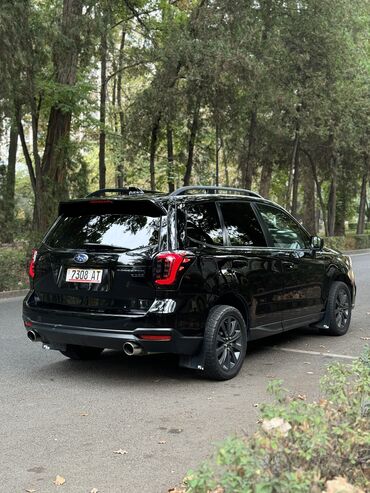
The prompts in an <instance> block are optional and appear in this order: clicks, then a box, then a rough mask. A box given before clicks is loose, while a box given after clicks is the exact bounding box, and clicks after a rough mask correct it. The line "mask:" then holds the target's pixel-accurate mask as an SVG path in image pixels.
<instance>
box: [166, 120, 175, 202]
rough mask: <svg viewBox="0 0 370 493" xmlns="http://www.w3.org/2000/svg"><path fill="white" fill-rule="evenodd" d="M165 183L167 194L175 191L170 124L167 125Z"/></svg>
mask: <svg viewBox="0 0 370 493" xmlns="http://www.w3.org/2000/svg"><path fill="white" fill-rule="evenodd" d="M167 161H168V168H167V182H168V191H169V193H171V192H173V191H174V190H175V170H174V158H173V131H172V127H171V125H170V124H168V125H167Z"/></svg>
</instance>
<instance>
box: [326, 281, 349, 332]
mask: <svg viewBox="0 0 370 493" xmlns="http://www.w3.org/2000/svg"><path fill="white" fill-rule="evenodd" d="M351 312H352V300H351V293H350V290H349V288H348V286H347V284H345V283H344V282H341V281H335V282H334V283H333V284H332V286H331V288H330V292H329V297H328V304H327V315H328V317H329V334H330V335H334V336H341V335H344V334H345V333H346V332H347V331H348V328H349V325H350V322H351Z"/></svg>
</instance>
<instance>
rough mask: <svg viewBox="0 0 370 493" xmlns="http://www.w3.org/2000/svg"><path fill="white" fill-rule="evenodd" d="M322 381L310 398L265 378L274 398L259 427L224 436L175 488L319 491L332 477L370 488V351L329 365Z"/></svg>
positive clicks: (191, 492)
mask: <svg viewBox="0 0 370 493" xmlns="http://www.w3.org/2000/svg"><path fill="white" fill-rule="evenodd" d="M321 386H322V398H321V399H320V400H319V401H317V402H312V403H309V402H307V401H306V400H305V399H304V397H302V396H297V397H289V395H288V394H287V391H286V390H284V389H283V388H282V385H281V381H274V382H271V384H270V389H269V390H270V391H271V392H272V393H273V395H274V396H275V402H274V403H273V404H266V405H264V406H263V407H262V409H261V413H262V416H261V423H262V424H261V427H260V429H259V430H258V431H257V432H256V433H255V434H254V435H253V436H252V437H250V438H245V437H243V438H237V437H233V438H229V439H227V440H226V441H225V442H224V443H223V444H222V445H221V446H220V447H219V449H218V451H217V454H216V457H215V459H213V460H212V461H209V462H207V463H204V464H203V465H201V466H200V468H199V469H198V470H196V471H190V472H189V473H188V475H187V478H186V479H185V483H184V484H185V486H184V489H183V490H181V489H180V490H177V491H183V492H185V491H186V492H187V493H206V492H215V493H216V492H217V493H313V492H315V493H316V492H318V493H320V492H321V491H323V489H324V488H325V483H326V481H327V480H332V479H333V478H335V477H337V476H341V477H345V478H347V480H348V481H349V482H350V483H351V484H352V485H355V486H357V487H359V488H363V489H364V490H365V491H370V490H369V489H368V488H370V475H369V468H370V455H369V454H370V429H369V417H370V413H369V407H370V401H369V397H370V350H367V351H366V354H365V355H364V356H363V357H362V358H360V359H358V360H356V361H355V362H354V363H353V364H351V365H344V364H338V363H336V364H333V365H331V366H330V367H328V369H327V372H326V375H325V376H324V378H323V379H322V381H321ZM175 491H176V490H175ZM336 491H337V490H336ZM345 491H348V490H345Z"/></svg>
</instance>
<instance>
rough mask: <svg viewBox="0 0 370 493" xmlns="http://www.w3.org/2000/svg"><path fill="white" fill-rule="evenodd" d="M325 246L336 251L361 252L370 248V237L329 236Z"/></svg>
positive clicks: (326, 238)
mask: <svg viewBox="0 0 370 493" xmlns="http://www.w3.org/2000/svg"><path fill="white" fill-rule="evenodd" d="M324 245H325V246H327V247H329V248H335V249H336V250H340V251H345V250H361V249H364V248H370V235H347V236H327V237H325V238H324Z"/></svg>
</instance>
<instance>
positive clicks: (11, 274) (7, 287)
mask: <svg viewBox="0 0 370 493" xmlns="http://www.w3.org/2000/svg"><path fill="white" fill-rule="evenodd" d="M27 267H28V266H27V254H26V248H25V247H24V246H23V245H18V246H12V247H0V272H1V276H0V292H1V291H12V290H16V289H24V288H27V287H28V285H29V282H28V274H27Z"/></svg>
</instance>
